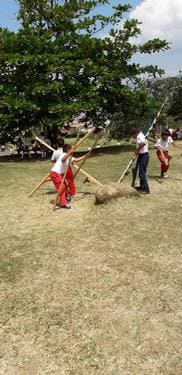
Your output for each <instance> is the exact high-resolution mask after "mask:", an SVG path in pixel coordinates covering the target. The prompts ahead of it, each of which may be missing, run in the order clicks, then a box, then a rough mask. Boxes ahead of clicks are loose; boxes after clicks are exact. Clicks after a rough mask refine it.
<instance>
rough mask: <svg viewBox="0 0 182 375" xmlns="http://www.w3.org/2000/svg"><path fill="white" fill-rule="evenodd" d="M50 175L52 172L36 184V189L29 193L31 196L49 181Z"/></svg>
mask: <svg viewBox="0 0 182 375" xmlns="http://www.w3.org/2000/svg"><path fill="white" fill-rule="evenodd" d="M49 176H50V172H49V173H48V174H47V176H45V177H44V178H43V179H42V180H41V181H40V182H39V184H38V185H36V186H35V187H34V189H33V190H32V191H31V193H30V194H29V196H28V197H29V198H31V197H32V195H33V194H34V193H35V192H36V191H37V190H38V189H39V188H40V187H41V186H42V185H43V184H45V182H47V181H49Z"/></svg>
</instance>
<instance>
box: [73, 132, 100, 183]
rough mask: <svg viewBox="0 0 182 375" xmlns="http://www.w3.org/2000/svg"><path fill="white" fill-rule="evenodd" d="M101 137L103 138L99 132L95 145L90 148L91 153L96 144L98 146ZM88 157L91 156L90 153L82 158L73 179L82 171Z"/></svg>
mask: <svg viewBox="0 0 182 375" xmlns="http://www.w3.org/2000/svg"><path fill="white" fill-rule="evenodd" d="M100 138H101V134H100V133H98V134H97V137H96V139H95V141H94V143H93V145H92V146H91V149H90V150H89V152H90V153H91V152H92V150H93V149H94V148H95V146H96V144H97V143H98V141H99V139H100ZM88 157H89V155H88V156H86V157H85V158H84V159H83V160H82V162H81V164H80V165H79V167H78V169H77V171H76V172H75V174H74V176H73V179H75V177H76V176H77V174H78V173H79V172H80V170H81V168H82V166H83V164H84V163H85V162H86V160H87V159H88Z"/></svg>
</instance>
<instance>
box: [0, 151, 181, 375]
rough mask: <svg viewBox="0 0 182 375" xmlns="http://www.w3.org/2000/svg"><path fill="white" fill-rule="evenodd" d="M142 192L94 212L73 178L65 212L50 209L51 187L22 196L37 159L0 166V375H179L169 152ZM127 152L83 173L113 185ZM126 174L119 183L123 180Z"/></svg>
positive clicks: (175, 177) (176, 216) (173, 181)
mask: <svg viewBox="0 0 182 375" xmlns="http://www.w3.org/2000/svg"><path fill="white" fill-rule="evenodd" d="M174 154H175V158H174V162H173V165H172V166H171V170H170V178H169V179H168V180H165V181H163V182H162V183H161V180H160V179H158V178H157V179H156V177H155V176H157V174H158V173H159V164H158V161H157V160H156V159H155V156H154V151H152V152H151V162H150V167H149V175H150V178H149V183H150V187H151V195H150V196H144V197H143V196H142V197H137V198H136V197H132V198H129V199H127V198H121V199H117V200H116V201H113V202H109V203H108V204H106V205H101V206H95V205H94V191H95V189H96V187H95V186H94V185H93V184H90V183H88V184H83V177H82V176H81V175H79V178H78V180H77V185H78V191H79V194H78V197H77V198H75V201H74V203H73V206H74V210H72V211H71V212H70V211H69V212H64V211H63V212H62V211H56V212H53V211H52V205H51V203H50V201H51V200H52V199H53V197H54V195H53V194H52V192H53V191H52V186H51V184H50V183H48V184H47V185H44V187H43V188H42V189H40V190H39V191H38V192H37V193H36V194H35V195H34V196H33V197H32V198H28V193H29V192H30V191H31V189H32V188H33V187H34V185H36V183H37V182H38V181H39V180H40V179H41V178H42V177H43V176H44V175H46V174H47V172H48V170H49V167H50V164H49V163H48V162H36V163H26V162H25V163H19V164H15V163H12V164H1V166H0V170H1V176H2V180H1V181H2V182H1V212H0V215H1V240H0V241H1V252H0V275H1V285H0V293H1V313H0V330H1V342H0V374H3V375H4V374H8V375H34V374H35V375H48V374H49V375H62V374H70V375H71V374H73V375H80V374H83V375H84V374H89V375H92V374H99V375H100V374H103V375H105V374H109V375H110V374H113V375H131V374H132V375H133V374H134V375H149V374H152V375H158V374H165V375H180V374H181V372H182V367H181V363H180V359H181V332H180V329H181V289H180V287H181V285H180V281H181V274H180V273H181V266H180V264H181V262H180V261H181V208H182V201H181V194H182V184H181V180H182V173H181V172H182V163H181V161H182V158H181V155H180V151H179V150H176V151H175V152H174ZM129 159H130V153H120V154H117V155H111V154H110V155H99V156H97V157H94V158H91V159H90V160H89V161H88V162H87V165H86V166H85V169H86V170H87V171H88V172H90V173H91V174H93V175H94V176H95V177H96V178H98V179H99V180H100V181H102V182H103V183H109V182H111V181H117V179H118V178H119V177H120V175H121V172H122V170H123V168H124V167H125V166H126V164H127V162H128V160H129ZM130 178H131V176H129V177H127V180H128V182H129V181H130Z"/></svg>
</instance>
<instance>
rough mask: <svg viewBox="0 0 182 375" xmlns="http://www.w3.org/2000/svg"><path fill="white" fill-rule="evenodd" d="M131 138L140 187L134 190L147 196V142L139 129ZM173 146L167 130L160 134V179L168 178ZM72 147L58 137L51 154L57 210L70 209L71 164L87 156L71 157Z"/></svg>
mask: <svg viewBox="0 0 182 375" xmlns="http://www.w3.org/2000/svg"><path fill="white" fill-rule="evenodd" d="M131 135H132V137H133V138H135V141H136V148H135V155H136V156H138V167H139V178H140V185H139V186H137V187H136V189H137V190H138V191H139V192H140V193H142V194H149V193H150V189H149V184H148V181H147V176H146V172H147V166H148V162H149V152H148V141H147V138H146V137H145V135H144V134H143V133H142V131H141V130H140V129H137V128H134V129H132V134H131ZM171 144H172V145H173V146H175V143H174V141H173V139H172V137H171V136H170V135H169V131H168V129H165V130H163V131H162V133H161V138H160V139H158V140H157V141H156V144H155V147H156V149H157V151H156V154H157V157H158V159H159V161H160V163H161V177H162V178H164V177H168V176H167V173H166V172H167V170H168V169H169V165H170V160H171V158H172V156H171V154H170V152H169V146H170V145H171ZM71 149H72V147H71V145H69V144H65V143H64V138H62V137H58V139H57V150H55V151H54V152H53V155H52V158H51V161H52V162H53V163H54V166H53V167H52V169H51V172H50V178H51V180H52V182H53V184H54V186H55V189H56V191H57V192H58V191H59V188H60V185H61V184H62V189H61V191H60V195H59V202H58V208H65V209H71V208H72V206H71V205H70V201H71V198H72V197H73V196H74V195H75V194H76V187H75V183H74V174H73V171H72V168H71V162H79V161H82V160H83V159H84V158H86V157H88V156H89V153H86V154H85V155H83V156H81V157H79V158H74V157H72V154H73V152H72V151H71Z"/></svg>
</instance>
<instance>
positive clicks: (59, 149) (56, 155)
mask: <svg viewBox="0 0 182 375" xmlns="http://www.w3.org/2000/svg"><path fill="white" fill-rule="evenodd" d="M63 146H64V138H62V137H60V136H59V137H58V138H57V150H55V151H54V152H53V154H52V157H51V162H52V163H55V162H56V161H57V160H58V159H59V157H60V155H62V154H63Z"/></svg>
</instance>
